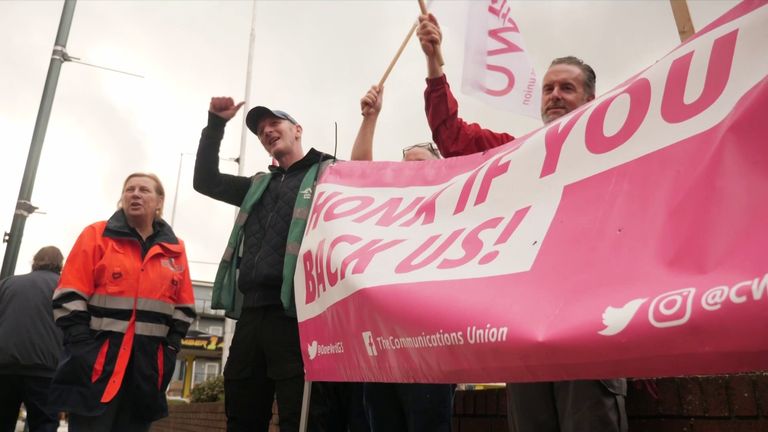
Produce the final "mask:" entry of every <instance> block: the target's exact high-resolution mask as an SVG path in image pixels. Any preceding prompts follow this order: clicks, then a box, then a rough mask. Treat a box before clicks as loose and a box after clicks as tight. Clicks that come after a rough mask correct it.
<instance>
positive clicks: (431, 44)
mask: <svg viewBox="0 0 768 432" xmlns="http://www.w3.org/2000/svg"><path fill="white" fill-rule="evenodd" d="M419 22H420V24H419V30H418V37H419V42H420V43H421V48H422V51H424V54H425V55H426V58H427V90H426V91H425V92H424V99H425V104H426V113H427V121H428V122H429V127H430V129H432V137H433V139H434V141H435V143H436V144H437V146H438V148H439V149H440V153H442V154H443V156H445V157H450V156H460V155H466V154H471V153H476V152H480V151H484V150H488V149H490V148H493V147H498V146H500V145H503V144H506V143H508V142H510V141H512V140H514V139H515V138H514V137H513V136H512V135H510V134H507V133H500V132H494V131H491V130H488V129H484V128H482V127H481V126H480V125H478V124H477V123H467V122H465V121H464V120H462V119H461V118H460V117H459V115H458V114H459V105H458V102H456V98H455V97H454V96H453V94H452V93H451V89H450V87H449V86H448V80H447V79H446V77H445V74H444V73H443V68H442V65H441V63H440V61H439V60H438V55H437V52H438V49H437V48H438V47H439V46H440V43H441V42H442V33H441V32H440V27H439V25H438V23H437V20H436V19H435V17H434V16H433V15H432V14H426V15H422V16H420V17H419ZM596 81H597V77H596V75H595V71H594V70H593V69H592V67H590V66H589V65H588V64H586V63H584V62H583V61H582V60H581V59H578V58H576V57H572V56H568V57H562V58H557V59H555V60H553V61H552V63H551V64H550V66H549V69H547V72H546V73H545V74H544V78H543V79H542V87H541V119H542V120H543V121H544V123H545V124H547V123H550V122H552V121H555V120H557V119H559V118H560V117H562V116H564V115H566V114H568V113H569V112H571V111H573V110H575V109H576V108H578V107H580V106H582V105H584V104H586V103H588V102H590V101H592V100H593V99H594V98H595V83H596ZM626 394H627V382H626V380H624V379H610V380H582V381H559V382H538V383H508V384H507V420H508V422H509V430H510V431H513V432H583V431H601V432H625V431H626V430H627V427H628V426H627V417H626V411H625V409H624V400H625V397H626Z"/></svg>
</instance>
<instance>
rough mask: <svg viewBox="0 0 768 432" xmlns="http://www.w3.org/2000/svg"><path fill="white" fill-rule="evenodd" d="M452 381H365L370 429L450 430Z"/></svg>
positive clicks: (391, 431) (405, 431) (378, 431)
mask: <svg viewBox="0 0 768 432" xmlns="http://www.w3.org/2000/svg"><path fill="white" fill-rule="evenodd" d="M453 389H454V385H453V384H396V383H365V391H364V393H365V406H366V408H367V410H368V418H369V420H370V422H371V431H373V432H400V431H402V432H451V418H452V417H453Z"/></svg>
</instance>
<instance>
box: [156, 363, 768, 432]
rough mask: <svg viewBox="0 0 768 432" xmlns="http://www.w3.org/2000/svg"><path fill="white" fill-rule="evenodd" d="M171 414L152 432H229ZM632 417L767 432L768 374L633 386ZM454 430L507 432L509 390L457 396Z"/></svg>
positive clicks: (211, 420) (635, 424)
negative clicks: (506, 393)
mask: <svg viewBox="0 0 768 432" xmlns="http://www.w3.org/2000/svg"><path fill="white" fill-rule="evenodd" d="M169 410H170V413H171V415H170V416H169V417H168V418H166V419H163V420H161V421H158V422H155V424H154V425H153V426H152V432H208V431H210V432H219V431H221V432H223V431H225V423H226V419H225V416H224V405H223V404H222V403H200V404H188V405H173V406H171V407H169ZM627 414H628V415H629V430H630V432H768V373H756V374H748V375H731V376H717V377H686V378H660V379H654V380H641V381H631V382H630V383H629V394H628V397H627ZM273 422H274V423H276V419H275V421H273ZM453 430H454V432H507V420H506V395H505V393H504V389H493V390H478V391H458V392H456V399H455V400H454V417H453ZM277 431H279V429H278V428H277V427H276V426H272V427H271V428H270V432H277Z"/></svg>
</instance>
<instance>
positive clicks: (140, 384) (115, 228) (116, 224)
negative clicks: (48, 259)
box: [51, 210, 195, 420]
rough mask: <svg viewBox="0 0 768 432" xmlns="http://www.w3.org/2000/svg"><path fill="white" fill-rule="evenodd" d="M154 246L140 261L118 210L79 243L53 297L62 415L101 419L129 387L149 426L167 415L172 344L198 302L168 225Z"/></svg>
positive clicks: (56, 398) (161, 225)
mask: <svg viewBox="0 0 768 432" xmlns="http://www.w3.org/2000/svg"><path fill="white" fill-rule="evenodd" d="M151 239H152V243H149V244H151V246H150V247H149V249H148V250H146V251H145V252H146V255H145V256H144V257H143V258H142V253H143V250H142V244H141V243H140V241H139V239H138V238H136V237H135V234H132V231H131V229H130V228H129V227H128V226H127V224H126V223H125V217H124V215H123V213H122V211H121V210H119V211H118V212H116V213H115V215H113V216H112V218H110V220H109V221H106V222H97V223H95V224H93V225H90V226H88V227H86V228H85V230H83V232H82V233H81V234H80V237H79V238H78V239H77V242H76V243H75V246H74V247H73V248H72V251H71V252H70V254H69V256H68V257H67V262H66V264H65V266H64V269H63V271H62V275H61V280H60V282H59V286H58V288H57V289H56V291H55V293H54V297H53V307H54V311H53V312H54V318H55V319H56V323H57V324H58V325H59V326H60V327H61V328H62V329H63V330H64V334H65V344H66V350H67V356H66V357H65V359H64V361H63V362H62V364H61V365H60V366H59V369H58V370H57V373H56V376H55V377H54V379H53V382H52V386H51V399H52V400H53V403H54V405H55V406H56V407H57V408H60V409H66V410H68V411H72V412H76V413H80V414H88V415H95V414H98V413H99V412H101V411H102V410H103V409H104V407H105V405H104V404H106V403H108V402H110V401H111V400H112V399H113V398H114V397H115V395H117V393H118V391H119V390H120V389H121V388H122V387H123V385H124V384H125V383H129V384H130V385H131V386H132V388H131V389H130V392H127V393H126V394H130V395H131V397H132V400H133V403H134V405H135V406H134V408H137V407H140V409H141V411H142V414H143V415H144V416H146V417H147V419H150V420H152V419H156V418H159V417H162V416H163V415H165V414H166V413H167V406H166V403H165V394H164V392H165V387H166V386H167V385H168V382H169V381H170V378H171V375H172V374H173V367H174V365H175V351H174V350H172V349H169V348H168V345H169V344H170V345H172V346H174V347H175V348H176V349H178V347H179V345H180V341H181V338H182V337H183V336H184V335H185V334H186V332H187V329H188V328H189V325H190V324H191V323H192V321H193V319H194V317H195V313H194V295H193V291H192V283H191V280H190V276H189V268H188V264H187V258H186V253H185V251H184V243H183V242H182V241H181V240H179V239H177V238H176V236H175V235H174V234H173V231H171V229H170V227H168V225H167V224H165V222H163V221H160V222H158V223H156V224H155V233H153V237H151ZM147 240H148V241H149V240H150V238H148V239H147ZM129 363H130V367H129ZM126 374H129V376H127V377H126ZM137 404H138V406H137Z"/></svg>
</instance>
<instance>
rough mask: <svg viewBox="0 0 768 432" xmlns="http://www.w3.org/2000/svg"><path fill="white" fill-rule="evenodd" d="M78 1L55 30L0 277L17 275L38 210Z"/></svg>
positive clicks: (68, 0) (67, 4) (68, 2)
mask: <svg viewBox="0 0 768 432" xmlns="http://www.w3.org/2000/svg"><path fill="white" fill-rule="evenodd" d="M75 3H76V0H65V1H64V8H63V10H62V11H61V19H60V21H59V30H58V32H57V33H56V42H55V43H54V45H53V53H52V54H51V63H50V65H49V66H48V76H47V77H46V78H45V86H44V87H43V97H42V98H41V100H40V108H39V109H38V111H37V120H35V129H34V131H33V132H32V142H31V143H30V145H29V154H28V155H27V164H26V166H25V167H24V176H23V177H22V179H21V187H20V188H19V198H18V200H17V201H16V209H15V211H14V212H13V222H11V231H10V232H8V233H6V234H5V235H4V236H3V241H6V242H8V246H7V247H6V248H5V257H4V258H3V267H2V270H0V279H3V278H5V277H7V276H11V275H13V274H14V272H15V270H16V261H17V259H18V258H19V248H20V246H21V238H22V236H23V235H24V225H26V223H27V217H28V216H29V215H30V214H32V213H34V211H35V210H36V209H37V207H35V206H33V205H32V203H31V202H30V200H31V199H32V189H33V188H34V187H35V177H36V175H37V166H38V165H39V164H40V153H42V150H43V141H44V140H45V132H46V130H47V129H48V119H50V117H51V108H52V107H53V98H54V96H55V95H56V85H57V84H58V82H59V72H61V65H62V63H64V62H65V61H67V60H68V55H67V39H68V38H69V28H70V27H71V25H72V16H73V15H74V14H75Z"/></svg>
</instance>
